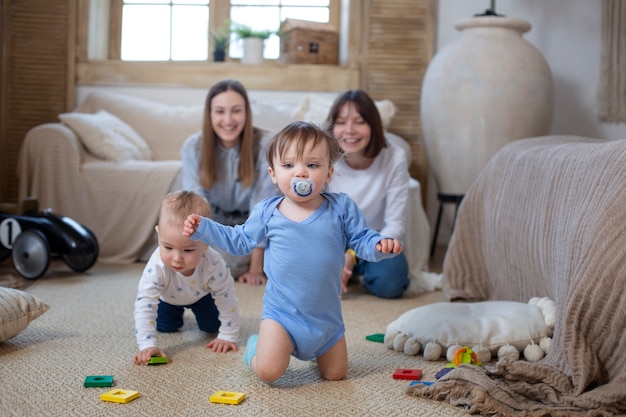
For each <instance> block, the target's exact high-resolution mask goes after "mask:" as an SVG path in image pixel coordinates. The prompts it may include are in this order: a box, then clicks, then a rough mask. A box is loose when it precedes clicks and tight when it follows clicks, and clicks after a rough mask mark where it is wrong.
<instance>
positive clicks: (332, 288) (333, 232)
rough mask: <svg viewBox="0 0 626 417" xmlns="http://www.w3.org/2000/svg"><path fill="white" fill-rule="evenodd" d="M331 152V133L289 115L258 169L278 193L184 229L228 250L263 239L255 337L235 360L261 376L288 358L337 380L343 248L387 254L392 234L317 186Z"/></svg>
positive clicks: (391, 251)
mask: <svg viewBox="0 0 626 417" xmlns="http://www.w3.org/2000/svg"><path fill="white" fill-rule="evenodd" d="M339 157H341V148H340V147H339V143H338V142H337V140H336V139H335V138H333V137H332V136H330V135H328V134H327V133H326V132H324V131H323V130H322V129H320V128H319V127H317V126H316V125H314V124H311V123H306V122H293V123H291V124H289V125H288V126H286V127H285V128H284V129H283V130H281V131H280V132H279V133H278V134H277V135H276V136H275V137H274V138H273V139H272V142H271V143H270V145H269V147H268V149H267V161H268V162H269V165H270V166H269V168H268V172H269V174H270V176H271V178H272V182H273V183H274V184H276V185H277V186H278V188H279V189H280V191H281V192H282V193H283V194H284V195H283V196H276V197H271V198H268V199H266V200H263V201H261V202H260V203H258V204H257V205H256V206H255V207H254V208H253V210H252V212H251V213H250V216H249V217H248V219H247V220H246V222H245V223H244V224H242V225H238V226H224V225H221V224H219V223H216V222H214V221H212V220H210V219H208V218H205V217H201V216H199V215H197V214H192V215H190V216H189V217H188V218H187V220H186V221H185V225H184V232H183V233H184V235H185V236H189V237H191V238H192V239H195V240H202V241H203V242H205V243H207V244H209V245H215V246H218V247H220V248H222V249H224V250H226V251H229V252H231V253H233V254H236V255H244V254H247V253H250V252H252V250H254V248H256V247H258V246H259V244H262V243H263V242H265V245H266V249H265V260H264V270H265V274H266V275H267V277H268V282H267V286H266V291H265V296H264V299H263V315H262V317H261V324H260V326H259V333H258V335H252V336H250V338H249V339H248V344H247V346H246V351H245V353H244V362H245V363H246V364H247V365H248V366H249V367H250V368H251V369H252V370H253V371H254V373H255V374H256V375H257V376H258V377H259V378H260V379H261V380H263V381H266V382H271V381H275V380H277V379H278V378H280V377H281V376H282V375H283V374H284V373H285V371H286V370H287V366H288V365H289V359H290V356H291V355H293V356H295V357H296V358H298V359H301V360H310V359H316V362H317V366H318V368H319V370H320V373H321V375H322V377H323V378H324V379H327V380H339V379H343V378H344V377H345V375H346V373H347V370H348V353H347V346H346V339H345V335H344V332H345V329H344V324H343V318H342V313H341V300H340V294H341V272H342V269H343V265H344V255H343V254H344V252H345V251H346V250H347V249H348V248H352V249H354V251H355V252H356V255H357V256H358V257H359V258H361V259H366V260H368V261H372V262H375V261H379V260H381V259H384V258H387V257H391V256H395V255H396V254H398V253H400V252H401V251H402V245H401V244H400V242H399V241H397V240H395V239H391V238H384V237H383V236H381V235H380V234H378V233H377V232H375V231H374V230H372V229H369V228H368V227H367V226H366V223H365V220H364V218H363V216H362V215H361V212H360V211H359V209H358V207H357V205H356V204H355V203H354V201H352V200H351V199H350V198H349V197H348V196H347V195H346V194H335V193H327V192H324V189H325V188H326V185H327V184H328V183H329V182H330V180H331V178H332V174H333V164H334V162H335V161H336V160H337V159H338V158H339Z"/></svg>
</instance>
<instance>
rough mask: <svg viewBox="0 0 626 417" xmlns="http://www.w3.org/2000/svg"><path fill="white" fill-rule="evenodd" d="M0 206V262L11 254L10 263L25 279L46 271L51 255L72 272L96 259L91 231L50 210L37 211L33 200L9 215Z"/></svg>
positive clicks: (85, 266)
mask: <svg viewBox="0 0 626 417" xmlns="http://www.w3.org/2000/svg"><path fill="white" fill-rule="evenodd" d="M6 207H7V205H2V207H0V210H1V211H0V261H2V260H4V259H6V258H8V257H9V256H12V259H13V266H14V268H15V269H16V270H17V272H18V273H19V274H20V275H21V276H23V277H24V278H26V279H37V278H39V277H41V276H42V275H43V274H45V273H46V271H47V270H48V267H49V266H50V258H51V256H52V255H55V256H60V257H61V258H62V259H63V261H64V262H65V263H66V264H67V266H69V267H70V268H71V269H72V270H73V271H76V272H84V271H86V270H88V269H89V268H91V267H92V266H93V264H94V263H96V260H97V259H98V250H99V247H98V240H97V239H96V236H95V235H94V234H93V232H92V231H91V230H89V229H88V228H87V227H85V226H83V225H81V224H79V223H78V222H76V221H75V220H73V219H71V218H69V217H66V216H59V215H57V214H55V213H53V212H52V211H51V210H44V211H38V203H37V200H34V199H31V200H25V202H23V203H22V207H21V209H22V210H20V212H21V213H22V214H13V213H12V212H10V211H8V210H6Z"/></svg>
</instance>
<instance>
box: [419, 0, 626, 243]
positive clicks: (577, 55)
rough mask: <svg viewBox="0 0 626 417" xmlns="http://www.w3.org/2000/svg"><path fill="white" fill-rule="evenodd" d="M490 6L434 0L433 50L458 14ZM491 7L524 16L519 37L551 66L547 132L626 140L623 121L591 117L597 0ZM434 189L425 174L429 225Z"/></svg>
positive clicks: (449, 38) (446, 38)
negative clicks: (552, 92) (551, 98)
mask: <svg viewBox="0 0 626 417" xmlns="http://www.w3.org/2000/svg"><path fill="white" fill-rule="evenodd" d="M490 6H491V2H490V1H488V0H439V1H438V10H437V13H438V15H437V43H436V51H438V50H440V49H441V48H443V47H445V46H446V45H447V44H449V43H450V42H453V41H455V40H456V39H457V38H458V37H459V36H460V33H459V32H458V31H457V30H456V29H455V28H454V25H455V23H456V22H457V21H458V20H459V19H462V18H467V17H472V16H473V15H475V14H482V13H484V12H485V10H486V9H488V8H489V7H490ZM495 9H496V12H497V13H498V14H502V15H505V16H507V17H512V18H520V19H524V20H527V21H528V22H529V23H530V24H531V26H532V27H531V29H530V31H528V32H527V33H526V34H524V38H525V39H526V40H527V41H528V42H529V43H531V44H532V45H533V46H534V47H535V48H537V49H538V50H539V51H540V52H541V53H542V54H543V56H544V58H545V59H546V61H547V62H548V65H549V67H550V69H551V71H552V76H553V78H554V86H555V108H554V115H553V120H552V127H551V131H550V134H553V135H577V136H587V137H593V138H600V139H609V140H614V139H626V123H603V122H601V121H600V120H598V118H597V107H598V106H597V100H596V96H597V91H598V85H599V80H600V55H601V50H602V38H601V36H602V25H601V18H602V2H601V1H597V0H595V1H589V0H524V1H520V0H497V1H496V5H495ZM436 192H437V190H436V185H435V183H434V180H433V179H432V175H431V178H430V179H429V183H428V197H427V201H428V202H427V212H428V217H429V220H430V224H431V225H432V228H433V229H434V225H435V221H436V216H437V210H438V209H439V204H438V202H437V198H436V195H437V194H436ZM444 210H445V211H444V213H445V214H444V219H443V222H442V225H441V227H440V230H439V238H438V241H439V242H440V243H442V242H447V241H448V240H449V235H450V230H451V222H452V213H453V207H452V205H448V204H446V207H445V208H444ZM431 233H432V232H431Z"/></svg>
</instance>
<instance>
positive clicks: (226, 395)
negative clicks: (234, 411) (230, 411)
mask: <svg viewBox="0 0 626 417" xmlns="http://www.w3.org/2000/svg"><path fill="white" fill-rule="evenodd" d="M245 398H246V394H245V393H243V392H228V391H217V392H216V393H215V394H213V395H211V397H209V401H211V402H212V403H222V404H239V403H240V402H242V401H243V400H244V399H245Z"/></svg>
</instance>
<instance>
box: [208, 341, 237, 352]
mask: <svg viewBox="0 0 626 417" xmlns="http://www.w3.org/2000/svg"><path fill="white" fill-rule="evenodd" d="M206 347H207V348H208V349H211V350H212V351H213V352H220V353H226V352H228V351H230V350H232V351H233V352H236V351H237V343H235V342H229V341H227V340H222V339H213V340H211V341H210V342H209V343H207V345H206Z"/></svg>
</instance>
